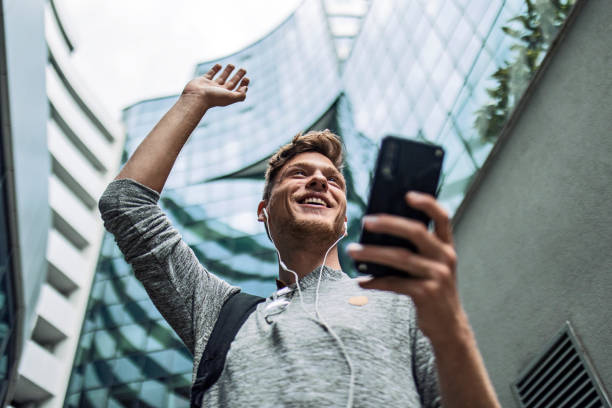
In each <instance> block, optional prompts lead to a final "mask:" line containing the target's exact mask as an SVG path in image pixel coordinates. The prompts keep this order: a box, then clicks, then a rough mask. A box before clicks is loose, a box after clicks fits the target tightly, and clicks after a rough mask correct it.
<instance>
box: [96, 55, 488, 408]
mask: <svg viewBox="0 0 612 408" xmlns="http://www.w3.org/2000/svg"><path fill="white" fill-rule="evenodd" d="M220 70H221V66H219V65H216V66H215V67H213V68H212V69H211V70H210V71H209V72H208V73H207V74H206V75H204V76H202V77H200V78H196V79H194V80H193V81H191V82H189V83H188V84H187V86H186V87H185V89H184V91H183V93H182V95H181V96H180V98H179V99H178V101H177V102H176V104H175V105H174V106H173V107H172V108H171V109H170V111H169V112H168V113H167V114H166V115H165V116H164V117H163V118H162V119H161V121H160V122H159V123H158V124H157V125H156V126H155V128H154V129H153V130H152V131H151V133H150V134H149V135H148V136H147V137H146V138H145V140H144V141H143V142H142V144H141V145H140V146H139V147H138V149H137V150H136V151H135V152H134V154H133V155H132V157H131V158H130V160H129V161H128V162H127V163H126V165H125V167H124V168H123V169H122V170H121V172H120V173H119V175H118V176H117V179H116V180H115V181H114V182H113V183H111V184H110V185H109V187H108V188H107V190H106V192H105V193H104V195H103V196H102V198H101V199H100V210H101V212H102V217H103V219H104V221H105V226H106V228H107V229H108V230H109V231H111V232H112V233H113V234H114V235H115V237H116V240H117V243H118V245H119V247H120V248H121V250H122V251H123V253H124V255H125V257H126V259H127V261H128V262H130V263H131V264H132V266H133V269H134V272H135V274H136V276H137V277H138V278H139V279H140V280H141V281H142V283H143V284H144V286H145V288H146V289H147V291H148V293H149V295H150V296H151V298H152V300H153V301H154V303H155V305H156V306H157V308H158V309H159V310H160V312H161V313H162V314H163V315H164V317H165V318H166V320H168V322H169V323H170V324H171V325H172V327H173V328H174V330H175V331H176V332H177V333H178V335H179V336H180V337H181V339H182V340H183V341H184V343H185V344H186V346H187V347H188V348H189V350H190V351H191V352H192V354H193V356H194V377H195V372H196V370H197V367H198V364H199V362H200V359H201V358H202V353H203V351H204V348H205V347H206V343H207V341H208V339H209V337H210V335H211V331H212V329H213V327H214V325H215V323H216V321H217V318H218V316H219V312H220V310H221V307H222V306H223V304H224V302H225V301H226V300H227V299H228V298H229V297H231V296H232V295H233V294H234V293H236V292H237V291H239V289H238V288H236V287H233V286H231V285H229V284H228V283H226V282H224V281H222V280H221V279H219V278H217V277H216V276H215V275H213V274H212V273H210V272H208V271H207V270H205V269H204V268H203V267H202V265H200V264H199V263H198V261H197V259H196V258H195V256H194V254H193V252H192V251H191V250H190V249H189V247H188V246H187V245H186V244H185V243H184V242H183V241H182V240H181V237H180V235H179V234H178V232H177V231H176V230H175V229H174V228H172V226H171V225H170V223H169V221H168V219H167V218H166V216H165V215H164V214H163V212H162V211H161V209H160V208H159V207H158V206H157V200H158V199H159V193H161V191H162V188H163V186H164V183H165V181H166V179H167V177H168V175H169V173H170V170H171V168H172V166H173V164H174V161H175V160H176V157H177V156H178V154H179V152H180V150H181V148H182V147H183V145H184V143H185V142H186V141H187V139H188V137H189V135H190V134H191V132H192V131H193V129H194V128H195V126H196V125H197V124H198V122H199V121H200V120H201V118H202V117H203V115H204V114H205V113H206V111H207V110H208V109H210V108H212V107H215V106H226V105H230V104H232V103H235V102H239V101H242V100H244V99H245V98H246V93H247V87H248V84H249V80H248V78H246V77H245V74H246V72H245V71H244V70H243V69H240V70H238V71H237V73H236V74H235V75H234V76H233V77H232V78H231V79H229V78H230V74H231V73H232V71H233V67H232V66H231V65H228V66H227V67H226V68H225V69H224V70H223V71H222V72H221V74H219V71H220ZM215 77H216V78H215ZM228 79H229V80H228ZM341 165H342V146H341V144H340V143H339V141H338V140H337V138H336V137H335V136H334V135H333V134H331V133H330V132H329V131H323V132H312V133H309V134H307V135H303V136H297V137H296V138H294V139H293V141H292V143H290V144H289V145H287V146H284V147H283V148H281V150H280V151H279V152H277V154H275V155H274V156H273V157H272V159H270V162H269V165H268V171H267V173H266V186H265V191H264V196H263V200H262V201H261V202H260V204H259V206H258V209H257V217H258V220H259V221H261V222H264V223H265V224H266V230H267V232H268V234H269V236H270V238H271V239H272V241H273V242H274V244H275V246H276V248H277V250H278V253H279V258H280V259H279V291H278V292H275V294H273V296H272V297H271V298H269V299H267V300H266V302H265V303H260V304H259V305H258V306H257V309H256V311H255V312H254V313H253V314H251V315H250V316H249V318H248V319H247V320H246V322H245V323H244V325H243V326H242V327H241V328H240V330H239V332H238V334H237V336H236V338H235V340H234V341H233V343H232V346H231V349H230V352H229V354H228V356H227V360H226V363H225V366H224V368H223V372H222V374H221V377H220V378H219V380H218V381H217V382H216V383H215V384H214V385H213V386H212V388H210V389H209V390H208V391H207V392H206V394H205V395H204V401H203V406H229V407H234V406H236V407H237V406H343V405H346V406H355V407H380V406H394V407H395V406H407V407H416V406H444V407H496V406H499V405H498V402H497V400H496V396H495V393H494V390H493V388H492V386H491V384H490V381H489V379H488V376H487V373H486V370H485V368H484V365H483V363H482V360H481V357H480V354H479V352H478V349H477V347H476V342H475V339H474V335H473V333H472V330H471V329H470V326H469V323H468V319H467V317H466V314H465V313H464V311H463V309H462V306H461V303H460V301H459V295H458V293H457V286H456V276H455V271H456V263H457V260H456V255H455V251H454V247H453V242H452V233H451V226H450V222H449V218H448V215H447V214H446V212H445V211H444V210H443V209H442V208H441V207H440V206H439V205H438V203H437V202H436V201H435V199H434V198H433V197H431V196H426V195H422V194H416V193H409V194H407V196H406V200H407V202H408V204H409V205H411V206H413V207H415V208H417V209H420V210H423V211H425V212H426V213H428V214H429V215H430V216H431V218H432V219H433V220H434V223H435V231H434V232H429V231H428V230H427V229H426V228H424V227H423V226H422V225H421V224H419V223H417V222H413V221H411V220H408V219H404V218H400V217H395V216H389V215H384V214H381V215H378V216H369V217H366V218H365V219H364V226H365V228H368V229H370V230H371V231H375V232H384V233H388V234H392V235H397V236H400V237H403V238H407V239H410V240H411V241H412V242H414V243H415V245H416V246H417V247H418V248H419V250H420V253H419V254H418V255H417V254H414V253H411V252H409V251H407V250H403V249H400V248H390V247H362V246H360V245H358V244H351V245H350V246H349V254H350V255H351V256H352V257H353V258H355V259H361V260H367V261H373V262H378V263H382V264H387V265H391V266H394V267H395V268H398V269H401V270H403V271H406V276H405V277H385V278H376V279H370V280H367V279H366V280H353V279H350V278H349V277H348V276H347V275H346V274H344V273H343V272H342V271H341V268H340V263H339V260H338V250H337V246H336V244H337V243H338V241H339V240H340V238H341V237H342V236H343V235H344V234H345V228H346V227H345V221H346V215H345V214H346V190H345V188H346V187H345V184H344V178H343V176H342V173H341V171H340V169H341ZM296 278H297V279H298V280H297V282H296ZM415 278H416V279H415ZM283 287H284V288H283ZM280 288H282V289H280ZM373 289H375V290H373ZM279 300H280V303H279ZM275 301H276V303H273V302H275ZM417 322H418V325H417Z"/></svg>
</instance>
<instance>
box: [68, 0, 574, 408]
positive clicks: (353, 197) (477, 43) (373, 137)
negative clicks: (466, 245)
mask: <svg viewBox="0 0 612 408" xmlns="http://www.w3.org/2000/svg"><path fill="white" fill-rule="evenodd" d="M529 4H531V3H523V2H522V1H506V2H503V1H500V2H490V1H484V0H478V1H477V0H472V1H465V0H464V1H459V0H457V1H455V0H447V1H433V0H429V1H427V2H426V1H425V0H423V1H414V2H403V1H400V0H398V1H393V2H391V1H374V2H371V7H370V9H369V11H368V13H367V14H366V15H365V17H364V20H363V22H362V23H363V24H362V29H361V31H360V34H359V35H358V36H357V37H356V38H355V40H354V45H353V48H352V52H351V54H350V55H349V56H348V58H347V59H346V60H344V63H342V61H341V60H339V58H338V56H337V54H336V50H335V49H334V41H335V40H336V39H337V38H336V37H334V36H333V35H332V34H331V33H330V28H329V24H328V22H327V20H326V18H327V16H326V14H325V8H324V7H323V3H322V2H321V1H319V0H306V1H304V2H302V4H301V5H300V7H299V8H298V9H297V10H296V12H295V13H294V14H293V15H292V16H290V17H289V18H288V19H287V20H286V21H285V22H283V23H282V24H281V25H280V26H279V27H278V28H277V29H276V30H274V31H273V32H272V33H270V34H269V35H268V36H266V37H265V38H263V39H262V40H260V41H258V42H257V43H255V44H253V45H251V46H249V47H247V48H245V49H244V50H242V51H240V52H238V53H236V54H233V55H230V56H228V57H225V58H222V59H219V60H215V61H209V62H206V63H202V64H199V65H198V66H197V67H196V72H195V74H196V75H201V74H203V73H204V72H206V71H207V70H208V69H209V68H210V67H211V66H212V65H213V64H215V63H221V64H226V63H230V62H231V63H232V64H234V65H236V66H243V67H245V68H246V69H247V71H248V76H249V77H250V78H251V80H252V81H251V85H250V86H249V95H248V98H247V100H246V102H245V103H242V104H236V105H234V106H230V107H228V108H223V109H213V110H211V111H209V112H208V113H207V114H206V116H205V118H204V119H203V120H202V122H201V123H200V124H199V126H198V127H197V129H196V131H195V132H194V134H193V135H192V136H191V138H190V140H189V142H188V143H187V145H186V146H185V149H184V150H183V151H182V153H181V155H180V156H179V159H178V160H177V163H176V165H175V169H174V170H173V173H172V174H171V176H170V178H169V180H168V183H167V185H166V189H165V191H164V194H163V195H162V198H161V200H160V205H161V206H162V208H164V209H165V210H166V212H167V213H168V215H169V217H170V218H171V219H172V221H173V223H174V224H175V225H176V227H177V228H178V229H179V231H181V233H182V234H183V237H184V239H185V240H186V242H187V243H188V244H189V245H190V246H191V247H192V248H193V250H194V252H195V253H196V255H197V256H198V258H199V259H200V261H201V262H202V263H203V264H204V265H205V266H206V267H207V268H208V269H209V270H211V271H212V272H214V273H216V274H217V275H219V276H221V277H222V278H224V279H226V280H228V281H229V282H231V283H232V284H235V285H238V286H241V287H242V288H243V290H245V291H247V292H250V293H254V294H258V295H263V296H266V295H268V294H269V293H270V292H271V291H273V290H274V288H275V285H274V278H275V276H276V273H277V264H276V257H275V252H274V250H273V248H272V245H271V243H270V242H269V240H268V238H267V237H266V235H265V231H264V229H263V225H262V224H261V223H259V222H257V220H256V208H257V203H258V202H259V200H260V199H261V194H262V189H263V172H264V170H265V163H266V160H267V158H268V157H269V156H270V155H271V154H272V153H273V152H274V151H275V150H276V148H278V147H279V146H280V145H282V144H284V143H286V142H287V141H288V140H290V138H291V137H292V136H293V135H294V134H296V133H297V132H298V131H305V130H309V129H322V128H329V129H331V130H332V131H335V132H336V133H338V134H339V135H340V136H341V137H342V138H343V141H344V143H345V145H346V147H347V158H346V162H347V166H346V171H345V175H346V178H347V184H348V199H349V203H348V210H347V211H348V218H349V238H348V239H346V240H345V243H348V242H351V241H355V240H356V239H357V235H358V233H359V229H360V226H361V224H360V217H361V215H362V214H363V211H364V208H365V201H366V196H367V188H368V184H369V180H370V176H371V172H372V167H373V164H374V160H375V155H376V147H377V144H378V142H379V140H380V138H381V137H382V136H383V135H385V134H388V133H394V134H399V135H402V136H404V137H411V138H418V139H422V140H430V141H435V142H437V143H441V144H443V145H444V146H445V148H446V150H447V152H448V159H447V161H446V163H445V168H444V179H443V187H442V191H441V196H440V197H441V201H442V203H443V204H444V205H446V206H447V207H448V208H449V209H450V210H451V212H452V211H454V210H455V209H456V207H457V205H458V204H459V203H460V202H461V199H462V198H463V195H464V192H465V190H466V188H467V186H468V185H469V181H470V180H471V177H472V176H473V174H474V173H475V172H476V171H477V169H478V168H479V167H480V166H481V165H482V163H483V161H484V160H485V159H486V157H487V154H488V152H489V151H490V148H491V146H492V143H493V141H494V140H495V136H496V135H497V134H498V133H499V123H497V124H495V126H498V130H497V133H495V132H493V133H495V134H493V135H492V134H491V133H492V132H489V131H488V129H491V128H492V125H490V124H491V123H494V121H495V120H497V121H498V122H503V121H504V120H505V119H504V118H507V115H508V114H509V112H511V110H512V107H513V106H514V104H515V103H516V101H517V100H518V98H519V97H520V95H521V94H522V92H523V90H524V89H525V86H526V84H527V83H528V81H529V78H530V77H531V75H532V74H533V72H535V69H537V66H535V65H534V66H532V67H531V68H530V69H531V73H528V74H526V73H525V72H527V71H529V70H527V71H525V70H524V69H521V68H520V67H521V66H522V64H523V61H524V58H523V57H524V55H523V54H521V52H520V47H519V46H520V42H521V39H520V38H521V36H520V35H518V38H517V35H515V34H516V32H520V31H521V28H520V27H518V26H516V23H517V21H518V24H519V25H520V24H521V21H522V20H521V19H517V20H515V21H510V20H511V18H513V17H515V16H524V15H525V14H528V13H531V12H534V11H533V10H532V11H530V7H531V6H529ZM542 4H544V3H542ZM558 4H559V3H558V2H551V3H550V4H549V7H548V8H542V7H541V10H535V13H540V14H539V16H540V17H538V21H540V25H541V26H542V27H544V26H546V27H548V28H547V29H549V33H554V29H553V28H555V29H556V27H558V26H559V25H560V23H561V22H562V21H563V18H564V15H565V14H566V13H567V9H565V10H557V11H555V12H552V11H551V10H553V9H555V7H556V5H558ZM567 7H568V8H569V5H568V6H567ZM555 10H556V9H555ZM545 13H549V14H546V15H545ZM550 13H552V14H555V13H556V14H555V15H556V16H561V17H563V18H561V19H557V20H554V19H551V18H549V17H550V15H551V14H550ZM564 13H565V14H564ZM547 21H548V22H549V23H550V24H548V23H546V24H544V23H545V22H547ZM547 24H548V25H547ZM529 26H530V27H532V28H533V27H536V26H537V24H536V25H533V24H530V25H529ZM502 27H506V28H505V29H502ZM551 27H553V28H551ZM513 30H515V31H516V32H515V31H513ZM398 38H403V39H404V41H398ZM552 38H554V35H549V36H548V40H547V41H549V40H551V39H552ZM517 44H518V45H519V46H516V47H515V49H516V50H519V51H512V49H511V47H512V46H513V45H517ZM546 44H547V43H541V44H539V47H540V48H539V51H538V52H539V53H540V54H538V55H539V56H538V60H539V61H540V62H541V58H542V56H543V54H544V53H545V52H546V47H547V45H546ZM531 46H533V44H530V47H531ZM525 55H526V54H525ZM515 61H519V62H515ZM536 62H537V61H536ZM537 63H538V64H539V62H537ZM513 64H514V65H513ZM504 67H510V68H504ZM504 69H505V70H506V71H508V72H510V71H512V75H509V76H508V77H507V79H506V80H505V84H506V85H504V83H501V85H500V81H499V79H498V78H500V77H501V76H500V74H499V73H498V71H499V70H502V71H503V70H504ZM518 74H520V76H513V75H518ZM502 79H503V78H502ZM502 82H503V81H502ZM510 85H511V86H510ZM500 87H501V88H504V89H506V88H508V89H509V91H508V92H506V94H504V95H501V96H500V95H499V92H498V93H496V92H495V91H494V90H495V89H497V88H500ZM519 90H520V92H518V91H519ZM502 93H503V92H502ZM176 98H177V96H172V97H167V98H159V99H155V100H148V101H143V102H140V103H138V104H136V105H133V106H131V107H129V108H128V109H126V110H125V115H124V121H125V124H126V128H127V131H128V141H127V143H126V149H125V154H124V158H127V157H128V155H129V154H131V153H132V152H133V151H134V150H135V148H136V146H137V145H138V144H139V143H140V141H141V140H142V139H143V138H144V137H145V135H146V134H147V133H148V132H149V131H150V129H151V128H152V127H153V126H154V124H155V123H156V122H157V121H158V120H159V119H160V118H161V117H162V115H163V114H164V113H165V112H166V111H167V110H168V109H169V108H170V106H171V105H172V104H173V103H174V101H175V100H176ZM504 98H505V99H504ZM500 101H502V102H500ZM504 101H505V102H504ZM504 103H505V105H504ZM490 105H493V106H494V108H493V109H489V108H488V106H490ZM501 105H504V106H501ZM504 109H505V110H504ZM504 114H505V115H506V116H505V117H504V116H503V115H504ZM502 124H503V123H502ZM340 252H341V262H342V265H343V267H344V268H345V270H346V271H348V272H349V273H352V264H351V263H350V262H349V261H348V259H346V257H345V256H344V255H343V254H344V251H343V250H342V251H340ZM190 380H191V356H190V355H189V353H188V352H187V351H186V349H185V348H184V347H183V346H182V345H181V343H180V341H179V340H178V338H177V336H176V335H175V334H174V333H173V332H172V330H171V329H170V328H169V326H168V325H167V324H166V323H165V321H164V320H163V319H162V318H161V316H160V315H159V313H158V312H157V311H156V309H155V308H154V306H153V305H152V303H151V302H150V301H149V300H148V298H147V295H146V293H145V291H144V289H143V288H142V286H141V285H140V284H139V283H138V282H137V281H136V279H135V278H134V276H133V274H132V272H131V270H130V268H129V266H128V265H127V264H126V263H125V262H124V261H123V256H122V255H121V254H120V252H119V250H118V249H117V247H116V245H115V244H114V241H113V238H112V237H111V236H108V235H107V236H106V237H105V239H104V245H103V249H102V253H101V256H100V261H99V266H98V272H97V274H96V279H95V283H94V287H93V291H92V294H91V300H90V304H89V307H88V312H87V319H86V324H85V326H84V328H83V332H82V336H81V344H80V347H79V352H78V356H77V358H76V362H75V366H74V370H73V375H72V380H71V384H70V387H69V391H68V395H67V399H66V406H69V407H77V406H84V407H85V406H96V407H98V406H100V407H105V406H112V407H114V406H129V407H141V406H145V407H150V406H155V407H167V406H177V407H178V406H188V396H189V386H190Z"/></svg>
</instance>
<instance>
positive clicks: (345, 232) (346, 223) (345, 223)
mask: <svg viewBox="0 0 612 408" xmlns="http://www.w3.org/2000/svg"><path fill="white" fill-rule="evenodd" d="M347 235H348V221H344V236H347Z"/></svg>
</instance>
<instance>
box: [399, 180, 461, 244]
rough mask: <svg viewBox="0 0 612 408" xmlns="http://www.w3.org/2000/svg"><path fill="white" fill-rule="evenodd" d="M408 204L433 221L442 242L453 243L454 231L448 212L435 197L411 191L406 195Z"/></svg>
mask: <svg viewBox="0 0 612 408" xmlns="http://www.w3.org/2000/svg"><path fill="white" fill-rule="evenodd" d="M406 202H407V203H408V205H409V206H411V207H412V208H416V209H417V210H421V211H423V212H424V213H425V214H427V215H428V216H429V217H430V218H431V219H432V220H433V222H434V227H435V231H436V235H437V236H438V238H440V240H442V242H444V243H446V244H452V243H453V231H452V226H451V222H450V217H449V215H448V212H447V211H446V210H445V209H444V208H443V207H442V206H441V205H440V204H439V203H438V202H437V201H436V199H435V198H434V197H433V196H431V195H429V194H422V193H417V192H414V191H411V192H409V193H408V194H406Z"/></svg>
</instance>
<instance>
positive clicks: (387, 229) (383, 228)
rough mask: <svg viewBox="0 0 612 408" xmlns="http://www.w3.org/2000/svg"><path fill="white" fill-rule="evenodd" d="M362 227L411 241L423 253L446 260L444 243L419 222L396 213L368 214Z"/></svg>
mask: <svg viewBox="0 0 612 408" xmlns="http://www.w3.org/2000/svg"><path fill="white" fill-rule="evenodd" d="M363 220H364V227H365V229H367V230H368V231H370V232H376V233H380V234H389V235H393V236H396V237H399V238H403V239H406V240H408V241H410V242H412V243H413V244H414V245H415V246H416V247H417V248H418V250H419V252H420V253H422V254H423V255H428V256H432V257H434V258H436V259H443V260H446V258H447V254H446V252H445V251H444V248H443V246H444V244H443V243H442V242H441V241H440V240H439V239H438V238H437V237H436V236H434V235H433V234H431V233H430V232H429V231H427V228H426V227H425V225H423V224H422V223H421V222H418V221H414V220H410V219H408V218H404V217H400V216H397V215H388V214H379V215H368V216H366V217H365V218H364V219H363Z"/></svg>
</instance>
